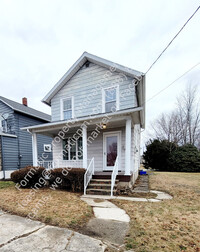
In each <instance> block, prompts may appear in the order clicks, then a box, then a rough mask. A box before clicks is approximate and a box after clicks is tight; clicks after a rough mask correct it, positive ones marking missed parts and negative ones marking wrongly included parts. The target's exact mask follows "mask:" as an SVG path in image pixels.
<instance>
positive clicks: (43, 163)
mask: <svg viewBox="0 0 200 252" xmlns="http://www.w3.org/2000/svg"><path fill="white" fill-rule="evenodd" d="M37 163H38V166H41V167H44V168H46V169H53V168H54V161H53V160H51V161H44V160H43V161H38V162H37Z"/></svg>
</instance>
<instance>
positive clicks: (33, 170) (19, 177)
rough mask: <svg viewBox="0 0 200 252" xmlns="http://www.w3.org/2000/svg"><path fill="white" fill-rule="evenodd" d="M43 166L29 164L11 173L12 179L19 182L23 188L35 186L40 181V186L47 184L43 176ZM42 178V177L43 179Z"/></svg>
mask: <svg viewBox="0 0 200 252" xmlns="http://www.w3.org/2000/svg"><path fill="white" fill-rule="evenodd" d="M44 170H45V168H43V167H34V166H27V167H25V168H22V169H19V170H17V171H14V172H12V173H11V180H12V181H13V182H15V183H19V184H20V186H21V187H22V188H30V187H34V186H35V184H36V183H38V182H39V181H40V183H39V184H40V185H41V186H40V187H43V186H44V185H45V184H46V181H45V180H44V178H43V174H42V173H43V171H44ZM41 178H42V179H41Z"/></svg>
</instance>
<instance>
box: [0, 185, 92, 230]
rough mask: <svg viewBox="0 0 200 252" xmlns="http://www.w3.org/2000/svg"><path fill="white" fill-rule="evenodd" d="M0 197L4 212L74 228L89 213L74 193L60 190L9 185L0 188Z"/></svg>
mask: <svg viewBox="0 0 200 252" xmlns="http://www.w3.org/2000/svg"><path fill="white" fill-rule="evenodd" d="M3 183H4V182H3ZM0 199H1V200H0V209H2V210H4V211H7V212H10V213H12V214H17V215H20V216H23V217H31V218H32V219H34V220H39V221H42V222H44V223H48V224H51V225H56V226H59V227H68V228H71V229H74V230H78V229H79V228H80V227H82V226H83V225H84V224H85V223H86V222H87V221H88V220H89V219H90V218H91V217H92V216H93V213H92V209H91V207H89V206H88V205H87V204H86V203H85V202H83V201H82V200H81V199H80V195H79V194H78V193H71V192H67V191H62V190H51V189H40V190H38V191H37V192H34V191H33V190H31V189H22V190H21V191H19V190H17V189H16V188H15V187H14V186H12V187H7V188H4V189H1V190H0Z"/></svg>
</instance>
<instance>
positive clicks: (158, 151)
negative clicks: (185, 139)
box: [143, 139, 177, 171]
mask: <svg viewBox="0 0 200 252" xmlns="http://www.w3.org/2000/svg"><path fill="white" fill-rule="evenodd" d="M176 148H177V147H176V145H175V144H174V143H171V142H168V141H166V140H158V139H155V140H150V143H149V144H148V145H146V149H147V150H146V151H145V152H144V155H143V157H144V163H143V164H144V167H145V168H147V169H148V168H153V169H156V170H159V171H170V170H172V166H171V163H170V155H171V153H172V152H173V151H174V150H175V149H176Z"/></svg>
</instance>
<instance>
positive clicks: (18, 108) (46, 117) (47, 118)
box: [0, 96, 51, 122]
mask: <svg viewBox="0 0 200 252" xmlns="http://www.w3.org/2000/svg"><path fill="white" fill-rule="evenodd" d="M0 101H2V102H3V103H5V104H7V105H8V106H9V107H10V108H12V109H13V110H15V111H18V112H21V113H23V114H26V115H29V116H33V117H36V118H39V119H42V120H44V121H47V122H50V121H51V116H50V115H48V114H45V113H43V112H41V111H38V110H36V109H33V108H30V107H28V106H25V105H23V104H21V103H18V102H15V101H12V100H10V99H7V98H5V97H3V96H0Z"/></svg>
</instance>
